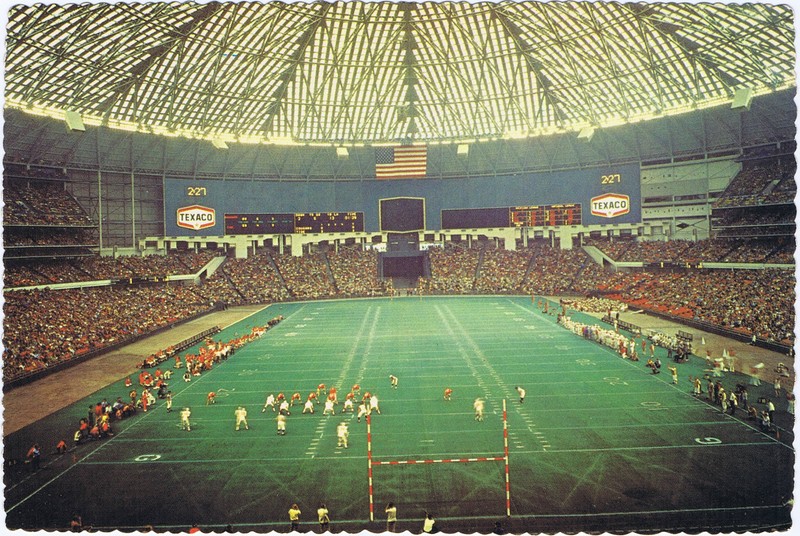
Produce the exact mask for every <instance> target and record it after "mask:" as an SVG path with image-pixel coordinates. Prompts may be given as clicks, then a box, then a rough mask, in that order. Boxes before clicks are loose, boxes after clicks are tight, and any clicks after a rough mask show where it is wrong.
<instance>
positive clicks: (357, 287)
mask: <svg viewBox="0 0 800 536" xmlns="http://www.w3.org/2000/svg"><path fill="white" fill-rule="evenodd" d="M326 255H327V258H328V264H329V265H330V268H331V272H332V273H333V277H334V280H335V281H336V287H337V289H338V290H339V295H341V296H345V297H350V296H383V295H385V293H386V288H385V285H384V284H383V283H382V282H381V281H380V280H379V279H378V252H377V251H374V250H370V251H361V250H359V249H356V248H344V247H342V248H339V250H338V251H329V252H327V254H326Z"/></svg>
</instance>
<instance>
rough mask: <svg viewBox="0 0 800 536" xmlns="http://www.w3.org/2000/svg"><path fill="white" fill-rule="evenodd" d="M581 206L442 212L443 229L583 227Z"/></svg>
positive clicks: (566, 205)
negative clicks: (581, 225)
mask: <svg viewBox="0 0 800 536" xmlns="http://www.w3.org/2000/svg"><path fill="white" fill-rule="evenodd" d="M580 224H581V204H580V203H561V204H555V205H533V206H520V207H495V208H461V209H444V210H442V229H478V228H491V227H554V226H556V225H580Z"/></svg>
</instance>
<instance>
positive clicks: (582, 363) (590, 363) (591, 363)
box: [575, 359, 597, 367]
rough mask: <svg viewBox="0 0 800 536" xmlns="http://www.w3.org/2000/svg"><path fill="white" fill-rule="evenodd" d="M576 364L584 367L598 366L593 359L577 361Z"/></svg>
mask: <svg viewBox="0 0 800 536" xmlns="http://www.w3.org/2000/svg"><path fill="white" fill-rule="evenodd" d="M575 362H576V363H577V364H579V365H580V366H582V367H588V366H594V365H596V364H597V363H595V362H594V361H592V360H591V359H576V360H575Z"/></svg>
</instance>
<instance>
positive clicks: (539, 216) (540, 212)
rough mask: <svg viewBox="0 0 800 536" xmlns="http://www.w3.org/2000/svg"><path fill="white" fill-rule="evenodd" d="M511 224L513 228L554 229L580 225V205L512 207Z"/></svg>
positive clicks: (509, 211)
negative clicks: (558, 226) (555, 227)
mask: <svg viewBox="0 0 800 536" xmlns="http://www.w3.org/2000/svg"><path fill="white" fill-rule="evenodd" d="M508 215H509V223H510V224H511V226H513V227H553V226H555V225H580V224H581V205H580V203H568V204H561V205H539V206H533V207H511V208H510V209H509V210H508Z"/></svg>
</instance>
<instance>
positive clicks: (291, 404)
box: [289, 393, 300, 407]
mask: <svg viewBox="0 0 800 536" xmlns="http://www.w3.org/2000/svg"><path fill="white" fill-rule="evenodd" d="M295 402H297V403H298V404H299V403H300V393H294V394H293V395H292V399H291V401H290V402H289V407H294V403H295Z"/></svg>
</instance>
